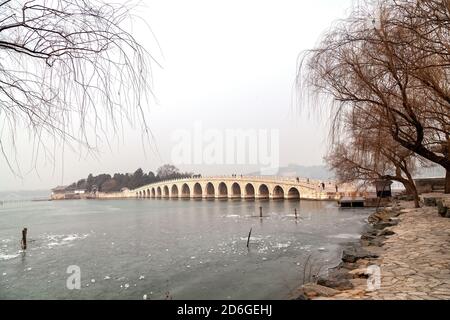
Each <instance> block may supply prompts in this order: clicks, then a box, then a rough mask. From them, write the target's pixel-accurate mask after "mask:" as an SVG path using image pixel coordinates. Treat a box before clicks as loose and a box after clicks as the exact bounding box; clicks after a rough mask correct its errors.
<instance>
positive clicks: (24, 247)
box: [22, 228, 28, 250]
mask: <svg viewBox="0 0 450 320" xmlns="http://www.w3.org/2000/svg"><path fill="white" fill-rule="evenodd" d="M27 233H28V229H27V228H23V230H22V250H27Z"/></svg>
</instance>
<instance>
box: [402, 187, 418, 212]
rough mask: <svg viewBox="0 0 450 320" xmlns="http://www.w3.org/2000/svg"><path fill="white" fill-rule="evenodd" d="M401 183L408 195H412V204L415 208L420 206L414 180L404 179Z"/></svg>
mask: <svg viewBox="0 0 450 320" xmlns="http://www.w3.org/2000/svg"><path fill="white" fill-rule="evenodd" d="M402 183H403V185H404V186H405V189H406V193H407V194H408V195H412V196H413V197H414V206H415V207H416V208H420V198H419V193H418V192H417V188H416V186H415V184H414V182H411V181H409V180H406V181H403V182H402Z"/></svg>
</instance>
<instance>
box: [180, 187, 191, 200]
mask: <svg viewBox="0 0 450 320" xmlns="http://www.w3.org/2000/svg"><path fill="white" fill-rule="evenodd" d="M180 198H182V199H190V198H191V189H190V188H189V185H188V184H187V183H185V184H183V185H182V186H181V196H180Z"/></svg>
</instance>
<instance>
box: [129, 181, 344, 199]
mask: <svg viewBox="0 0 450 320" xmlns="http://www.w3.org/2000/svg"><path fill="white" fill-rule="evenodd" d="M129 193H130V196H133V197H136V198H152V199H267V200H269V199H270V200H300V199H311V200H334V199H337V198H338V194H337V193H336V192H335V185H331V184H326V185H325V188H323V187H322V185H321V182H320V181H312V180H308V179H298V178H278V177H253V176H252V177H245V176H244V177H230V176H224V177H204V178H192V179H180V180H171V181H162V182H158V183H154V184H150V185H147V186H143V187H140V188H138V189H135V190H130V191H129Z"/></svg>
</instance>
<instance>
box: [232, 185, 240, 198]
mask: <svg viewBox="0 0 450 320" xmlns="http://www.w3.org/2000/svg"><path fill="white" fill-rule="evenodd" d="M230 191H231V192H230V198H232V199H240V198H241V197H242V190H241V186H240V184H239V183H237V182H235V183H233V184H232V185H231V188H230Z"/></svg>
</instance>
